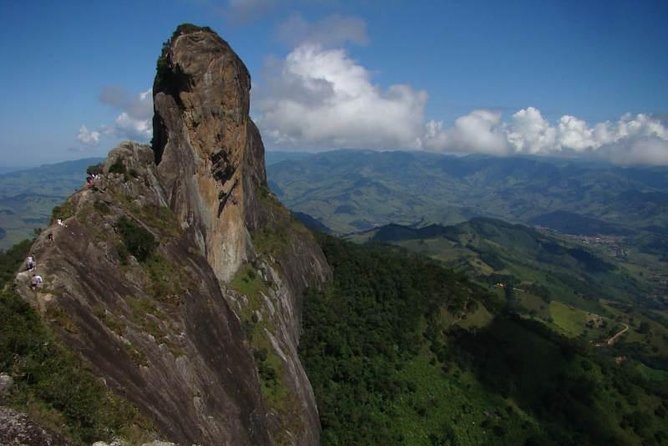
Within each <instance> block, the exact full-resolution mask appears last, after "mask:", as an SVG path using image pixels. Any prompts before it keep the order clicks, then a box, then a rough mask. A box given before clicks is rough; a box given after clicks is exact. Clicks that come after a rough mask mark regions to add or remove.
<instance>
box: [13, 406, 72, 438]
mask: <svg viewBox="0 0 668 446" xmlns="http://www.w3.org/2000/svg"><path fill="white" fill-rule="evenodd" d="M0 426H1V427H2V428H0V445H3V446H11V445H17V446H20V445H22V446H72V444H71V443H68V442H67V441H66V440H65V439H64V438H63V437H61V436H60V435H58V434H56V433H54V432H50V431H48V430H46V429H44V428H42V427H41V426H39V425H37V424H36V423H35V422H33V421H32V420H30V419H29V418H28V417H27V416H26V415H23V414H20V413H18V412H16V411H14V410H12V409H9V408H6V407H2V406H0Z"/></svg>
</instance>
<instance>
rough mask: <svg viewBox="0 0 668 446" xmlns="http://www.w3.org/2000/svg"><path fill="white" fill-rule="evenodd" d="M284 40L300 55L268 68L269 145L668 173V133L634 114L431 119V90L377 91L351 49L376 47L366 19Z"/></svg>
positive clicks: (299, 31) (261, 106)
mask: <svg viewBox="0 0 668 446" xmlns="http://www.w3.org/2000/svg"><path fill="white" fill-rule="evenodd" d="M278 33H279V36H280V37H281V39H282V40H283V41H284V42H286V43H291V44H293V45H295V48H294V49H293V50H292V51H290V52H289V53H288V54H287V56H286V57H285V58H284V59H271V60H269V62H268V63H267V65H266V67H265V73H264V76H263V79H264V84H263V86H262V88H261V89H260V91H259V94H258V97H257V101H256V102H255V104H254V115H255V118H256V120H257V121H258V125H259V127H260V129H261V130H262V134H263V137H264V139H265V142H266V143H267V145H268V146H270V147H275V148H285V149H292V150H299V149H301V150H322V149H337V148H360V149H379V150H383V149H384V150H391V149H418V150H430V151H437V152H448V153H486V154H492V155H512V154H533V155H561V156H580V157H598V158H604V159H607V160H609V161H611V162H614V163H617V164H658V165H668V127H667V126H666V125H665V124H664V123H663V122H662V120H661V119H659V118H658V117H654V116H652V115H649V114H642V113H640V114H635V115H632V114H626V115H624V116H622V117H620V118H619V119H618V120H617V121H615V122H610V121H606V122H600V123H595V124H589V123H587V122H586V121H584V120H582V119H580V118H578V117H575V116H571V115H564V116H562V117H560V118H559V119H558V120H557V121H556V122H550V121H548V120H547V119H546V118H544V117H543V115H542V113H541V112H540V110H538V109H537V108H535V107H527V108H524V109H522V110H519V111H517V112H515V113H514V114H512V115H510V116H508V117H504V116H503V115H502V114H501V113H499V112H497V111H495V110H484V109H481V110H473V111H471V112H470V113H469V114H467V115H464V116H461V117H459V118H457V119H456V120H455V121H454V123H452V124H446V123H444V122H443V121H439V120H426V119H425V117H424V110H425V105H426V102H427V93H426V92H425V91H422V90H417V89H414V88H413V87H411V86H409V85H403V84H400V85H391V86H389V87H387V88H383V87H381V86H379V85H376V84H374V83H373V80H372V76H371V74H370V72H369V70H367V69H366V68H365V67H364V66H362V65H361V64H360V63H358V62H357V61H355V60H354V59H353V58H351V56H350V55H349V52H348V51H347V50H346V49H345V48H344V47H343V45H345V44H346V43H354V44H366V43H368V38H367V36H366V27H365V25H364V22H363V21H361V20H360V19H355V18H351V17H340V16H333V17H330V18H327V19H323V20H321V21H318V22H314V23H308V22H306V21H305V20H304V19H303V18H301V17H300V16H293V17H292V18H290V19H289V20H288V21H287V22H285V23H284V24H283V25H282V26H281V27H279V32H278ZM337 46H338V48H336V47H337ZM254 99H255V98H254Z"/></svg>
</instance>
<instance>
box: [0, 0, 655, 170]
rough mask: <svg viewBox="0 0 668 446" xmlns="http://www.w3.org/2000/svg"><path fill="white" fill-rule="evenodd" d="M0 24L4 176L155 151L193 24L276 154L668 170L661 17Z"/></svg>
mask: <svg viewBox="0 0 668 446" xmlns="http://www.w3.org/2000/svg"><path fill="white" fill-rule="evenodd" d="M156 7H159V9H160V12H161V14H160V15H159V17H158V16H155V14H153V11H154V10H155V8H156ZM0 17H2V18H3V19H4V23H3V27H2V28H0V33H2V34H0V37H2V38H1V39H0V48H2V49H3V52H4V53H5V54H7V58H8V59H9V60H13V61H14V63H12V64H8V66H7V67H5V70H4V74H3V76H4V78H5V82H4V85H5V86H8V85H11V86H12V88H7V89H6V90H7V91H5V92H4V93H5V96H6V100H5V101H4V102H3V104H2V105H0V123H1V124H0V153H1V154H2V159H3V162H4V163H6V165H13V166H16V165H22V166H26V165H28V166H35V165H40V164H51V163H55V162H59V161H65V160H72V159H79V158H85V157H98V156H100V157H101V156H104V155H106V152H107V151H108V150H110V149H111V148H113V147H115V146H116V145H117V143H118V142H120V141H121V140H123V139H134V140H138V141H140V142H147V141H148V140H150V136H151V132H152V131H151V117H152V94H151V85H152V82H153V77H154V73H155V61H156V60H157V57H158V55H159V54H160V49H161V47H162V43H163V42H164V41H165V40H167V39H168V38H169V37H170V36H171V34H172V32H173V31H174V29H175V28H176V26H177V25H178V24H180V23H186V22H190V23H195V24H197V25H200V26H209V27H211V28H212V29H213V30H214V31H216V32H217V33H218V34H219V35H220V36H221V37H222V38H223V39H225V40H226V41H228V42H229V43H230V45H231V46H232V48H233V49H234V50H235V51H236V52H237V54H239V56H240V57H241V58H242V60H243V61H244V63H245V64H246V66H247V67H248V69H249V71H250V73H251V76H252V79H253V90H252V100H251V116H252V117H253V119H254V120H255V122H256V123H257V124H258V127H259V128H260V131H261V133H262V136H263V140H264V143H265V146H266V148H267V149H268V150H269V151H278V150H285V151H323V150H337V149H353V148H361V149H369V150H382V149H384V148H387V147H397V148H399V150H407V151H409V150H417V151H419V150H425V151H429V152H435V153H444V152H445V153H460V154H467V153H484V154H490V155H506V156H507V155H514V154H535V155H551V156H563V155H566V157H584V158H597V159H605V160H608V161H610V162H612V163H614V164H621V165H635V164H640V165H668V90H667V89H665V88H664V87H665V83H666V80H668V61H666V60H665V58H662V57H661V56H660V54H663V53H665V52H666V50H668V29H666V28H665V27H664V26H663V23H664V22H665V19H666V18H668V4H666V3H665V2H660V1H650V0H648V1H644V2H640V3H638V2H630V1H623V0H615V1H612V2H603V1H594V2H590V3H587V4H586V5H582V4H580V3H578V2H575V1H567V2H558V1H556V0H555V1H549V2H545V3H544V4H543V5H542V7H541V8H540V9H538V8H535V6H534V4H533V3H532V2H530V1H528V0H522V1H520V2H516V3H514V4H512V5H498V4H496V3H495V2H491V1H476V2H470V3H468V2H467V3H466V4H459V3H456V2H448V3H440V2H439V3H437V4H432V3H431V2H426V1H421V2H406V1H401V0H395V1H391V2H388V3H386V4H385V5H384V7H383V10H382V11H379V10H378V8H375V7H374V5H373V4H372V2H362V3H360V4H357V3H352V2H343V1H335V2H324V3H321V2H318V3H316V4H313V3H311V2H305V1H300V0H292V1H290V0H221V1H218V0H203V1H185V0H184V1H174V2H167V3H158V2H157V1H147V2H142V3H141V4H134V3H133V2H127V1H121V2H114V3H113V4H99V3H95V4H90V3H89V2H84V1H72V2H67V3H64V4H57V5H56V4H43V3H40V2H36V1H28V2H21V3H15V2H9V1H0ZM146 17H151V18H152V20H148V21H147V20H146ZM82 37H84V38H82ZM27 160H30V161H27Z"/></svg>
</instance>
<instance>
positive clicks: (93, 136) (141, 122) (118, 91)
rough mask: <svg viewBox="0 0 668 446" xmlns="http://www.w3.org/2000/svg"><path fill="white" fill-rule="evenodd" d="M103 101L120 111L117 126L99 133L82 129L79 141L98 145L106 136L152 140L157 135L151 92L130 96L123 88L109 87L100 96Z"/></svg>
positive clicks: (101, 127) (100, 128) (111, 125)
mask: <svg viewBox="0 0 668 446" xmlns="http://www.w3.org/2000/svg"><path fill="white" fill-rule="evenodd" d="M99 99H100V102H102V103H103V104H106V105H108V106H110V107H111V108H112V109H114V110H116V111H117V112H119V114H118V115H117V116H116V119H114V122H113V123H110V124H107V125H102V126H100V127H98V129H97V130H88V128H87V127H86V126H85V125H82V126H81V128H80V129H79V134H78V135H77V139H78V140H79V142H81V143H82V144H85V145H97V144H98V143H99V142H100V140H101V139H102V138H103V137H110V138H117V139H121V138H122V139H132V140H136V141H141V142H145V141H148V140H149V139H150V138H151V136H152V135H153V128H152V118H153V97H152V94H151V90H150V89H149V90H146V91H143V92H141V93H139V94H134V95H133V94H130V93H129V92H127V91H126V90H124V89H122V88H119V87H114V86H110V87H105V88H104V89H103V90H102V92H101V93H100V96H99Z"/></svg>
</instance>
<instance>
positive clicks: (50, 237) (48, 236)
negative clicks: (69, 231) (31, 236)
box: [46, 232, 53, 242]
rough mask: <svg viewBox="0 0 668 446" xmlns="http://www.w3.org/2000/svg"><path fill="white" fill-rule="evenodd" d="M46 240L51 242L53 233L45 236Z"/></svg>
mask: <svg viewBox="0 0 668 446" xmlns="http://www.w3.org/2000/svg"><path fill="white" fill-rule="evenodd" d="M46 238H47V239H48V240H49V241H50V242H52V241H53V233H51V232H49V235H47V236H46Z"/></svg>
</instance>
